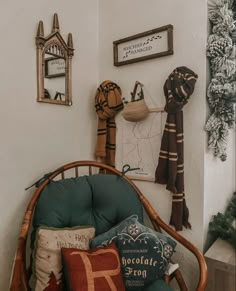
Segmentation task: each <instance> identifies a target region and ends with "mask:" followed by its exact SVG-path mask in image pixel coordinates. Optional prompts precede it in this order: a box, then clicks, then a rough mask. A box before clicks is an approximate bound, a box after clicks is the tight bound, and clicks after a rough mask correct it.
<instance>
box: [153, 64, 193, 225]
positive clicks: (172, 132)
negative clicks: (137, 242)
mask: <svg viewBox="0 0 236 291" xmlns="http://www.w3.org/2000/svg"><path fill="white" fill-rule="evenodd" d="M197 78H198V76H197V75H196V74H195V73H194V72H193V71H191V70H190V69H188V68H186V67H178V68H176V69H175V70H174V71H173V72H172V73H171V75H170V76H169V77H168V79H167V80H166V82H165V85H164V94H165V97H166V105H165V111H166V112H167V120H166V125H165V129H164V133H163V137H162V142H161V149H160V155H159V161H158V166H157V168H156V173H155V177H156V183H159V184H166V185H167V186H166V189H167V190H169V191H171V192H172V211H171V218H170V224H171V225H173V226H174V227H175V229H176V230H182V229H183V225H184V226H185V227H186V228H191V225H190V223H189V211H188V208H187V206H186V200H185V194H184V143H183V142H184V130H183V111H182V108H183V107H184V105H185V104H186V103H187V102H188V99H189V97H190V95H191V94H192V93H193V90H194V86H195V83H196V80H197Z"/></svg>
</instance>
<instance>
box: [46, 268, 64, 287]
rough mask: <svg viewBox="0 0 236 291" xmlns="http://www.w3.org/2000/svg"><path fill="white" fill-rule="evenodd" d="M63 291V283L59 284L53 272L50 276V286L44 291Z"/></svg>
mask: <svg viewBox="0 0 236 291" xmlns="http://www.w3.org/2000/svg"><path fill="white" fill-rule="evenodd" d="M58 290H61V291H62V281H60V282H59V284H58V283H57V279H56V277H55V275H54V273H53V272H51V274H50V276H49V281H48V286H47V287H46V288H45V289H44V291H58Z"/></svg>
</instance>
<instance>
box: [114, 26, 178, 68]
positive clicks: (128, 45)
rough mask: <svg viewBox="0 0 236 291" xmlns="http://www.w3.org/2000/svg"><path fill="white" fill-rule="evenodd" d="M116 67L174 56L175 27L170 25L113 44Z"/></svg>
mask: <svg viewBox="0 0 236 291" xmlns="http://www.w3.org/2000/svg"><path fill="white" fill-rule="evenodd" d="M113 53H114V65H115V66H122V65H126V64H131V63H136V62H141V61H145V60H149V59H153V58H159V57H163V56H167V55H172V54H173V53H174V50H173V25H171V24H169V25H166V26H162V27H159V28H155V29H152V30H149V31H146V32H143V33H139V34H136V35H133V36H129V37H126V38H123V39H120V40H116V41H114V42H113Z"/></svg>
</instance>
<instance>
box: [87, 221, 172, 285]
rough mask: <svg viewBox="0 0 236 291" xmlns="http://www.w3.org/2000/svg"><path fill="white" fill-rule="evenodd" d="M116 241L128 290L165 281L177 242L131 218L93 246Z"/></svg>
mask: <svg viewBox="0 0 236 291" xmlns="http://www.w3.org/2000/svg"><path fill="white" fill-rule="evenodd" d="M111 242H115V243H116V245H117V248H118V251H119V255H120V262H121V270H122V273H123V278H124V282H125V286H126V288H127V290H135V291H136V290H141V289H143V288H144V287H146V286H147V285H149V284H151V283H152V282H154V281H155V280H156V279H158V278H161V277H162V276H163V275H164V273H165V271H166V268H167V266H168V263H169V261H170V258H171V256H172V254H173V252H174V250H175V247H176V242H175V241H173V240H172V239H171V238H169V237H168V236H166V235H164V234H161V233H159V232H156V231H154V230H152V229H150V228H148V227H146V226H144V225H142V224H141V223H139V222H138V218H137V216H135V215H134V216H130V217H128V218H127V219H125V220H124V221H122V222H121V223H120V224H119V225H118V226H116V227H113V228H112V229H111V230H109V231H107V232H105V233H104V234H101V235H99V236H97V237H95V238H94V239H93V240H92V241H91V243H90V247H91V248H94V247H98V246H106V245H108V244H109V243H111Z"/></svg>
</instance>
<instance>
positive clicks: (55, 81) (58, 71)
mask: <svg viewBox="0 0 236 291" xmlns="http://www.w3.org/2000/svg"><path fill="white" fill-rule="evenodd" d="M65 84H66V76H65V58H62V57H58V56H52V55H50V54H48V53H45V54H44V98H49V99H51V100H60V101H64V102H65V101H66V100H65Z"/></svg>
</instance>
